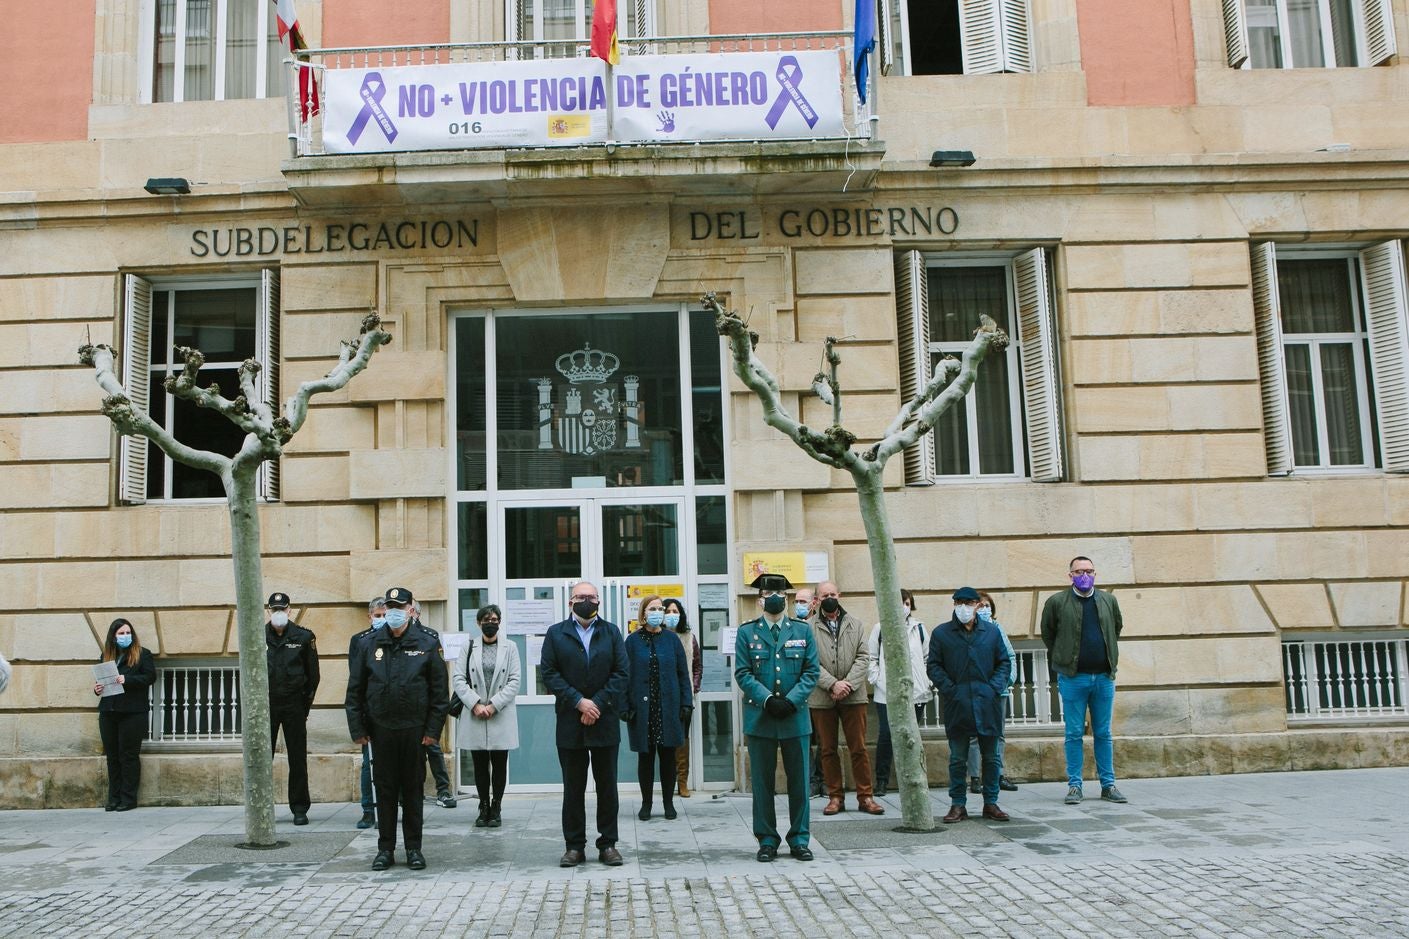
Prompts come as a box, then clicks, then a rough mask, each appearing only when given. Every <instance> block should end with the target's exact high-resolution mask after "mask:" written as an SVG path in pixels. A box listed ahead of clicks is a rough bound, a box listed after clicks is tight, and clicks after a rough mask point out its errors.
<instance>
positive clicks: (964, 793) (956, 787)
mask: <svg viewBox="0 0 1409 939" xmlns="http://www.w3.org/2000/svg"><path fill="white" fill-rule="evenodd" d="M975 739H976V740H978V749H979V752H980V753H981V754H983V804H984V805H997V804H998V775H999V773H1000V771H1001V770H1002V768H1003V767H1002V764H1001V763H999V762H998V738H997V737H977V738H975ZM968 768H969V738H968V736H967V735H966V736H963V737H950V738H949V804H950V805H966V804H968V801H969V786H968V782H967V778H966V777H965V775H964V771H965V770H967V769H968Z"/></svg>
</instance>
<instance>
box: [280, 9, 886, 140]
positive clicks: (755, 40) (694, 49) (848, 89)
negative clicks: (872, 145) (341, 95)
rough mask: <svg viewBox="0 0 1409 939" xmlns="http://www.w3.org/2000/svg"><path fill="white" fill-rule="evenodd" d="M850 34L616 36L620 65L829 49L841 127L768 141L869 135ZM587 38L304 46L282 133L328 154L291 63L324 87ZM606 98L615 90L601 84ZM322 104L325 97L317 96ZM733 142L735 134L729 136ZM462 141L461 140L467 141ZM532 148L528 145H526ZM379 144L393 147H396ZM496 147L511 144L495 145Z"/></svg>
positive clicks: (576, 45)
mask: <svg viewBox="0 0 1409 939" xmlns="http://www.w3.org/2000/svg"><path fill="white" fill-rule="evenodd" d="M851 47H852V34H851V33H849V32H844V31H822V32H805V33H762V34H732V35H708V36H652V37H636V38H629V39H624V40H622V41H621V44H620V48H621V53H622V66H619V67H624V66H625V65H626V64H627V63H628V61H629V57H632V56H647V55H651V56H672V55H687V54H698V53H710V54H714V53H724V54H729V53H749V52H752V53H798V52H832V53H835V54H836V56H837V57H838V64H839V73H840V82H841V87H840V89H839V90H840V100H841V102H842V115H841V119H842V125H843V126H844V128H845V133H841V134H837V133H825V134H818V135H815V136H809V135H803V134H800V135H798V136H795V137H789V138H777V137H770V138H768V139H793V140H847V139H861V140H864V139H869V138H870V136H871V115H872V113H874V105H875V82H874V80H872V81H871V82H870V86H871V87H870V88H869V89H868V103H867V104H862V103H861V102H860V99H859V97H858V95H857V93H856V87H855V79H854V75H853V73H852V57H851ZM588 49H589V46H588V43H587V42H584V41H578V40H543V41H539V42H533V41H516V42H468V43H449V44H441V45H415V46H410V45H408V46H367V47H357V48H342V49H304V50H301V51H299V52H298V53H297V57H296V61H295V60H286V61H287V63H288V65H289V68H290V76H289V81H288V82H287V84H286V88H287V89H288V99H289V125H290V137H291V138H292V140H293V141H294V153H295V155H296V156H300V157H302V156H320V155H324V154H326V153H329V152H333V151H331V150H329V149H327V148H325V146H324V129H323V119H322V115H321V114H317V115H305V114H303V112H302V109H301V108H300V106H299V91H298V87H299V83H298V81H297V78H296V71H295V70H296V69H298V68H308V69H310V70H311V72H312V75H313V77H314V81H315V82H316V84H317V86H318V88H319V89H320V91H321V90H323V89H324V87H325V85H324V83H325V81H326V79H327V76H328V75H329V74H331V73H334V72H336V71H337V70H340V69H376V70H381V69H390V68H400V67H408V66H440V65H480V64H492V63H498V62H516V63H517V62H532V61H545V60H567V59H583V58H587V57H588ZM608 84H609V96H614V92H615V89H614V88H611V83H610V82H609V83H608ZM323 99H324V102H325V109H326V100H327V99H326V95H324V96H323ZM386 102H387V105H388V111H391V110H393V109H395V108H396V107H397V104H398V102H397V101H396V100H395V99H394V98H393V97H392V96H391V95H388V96H387V98H386ZM722 139H724V138H714V139H710V138H701V137H693V138H690V139H688V140H679V141H675V140H671V141H665V142H663V141H652V143H653V144H660V143H665V145H671V144H699V143H712V142H720V140H722ZM728 139H730V140H735V141H737V140H738V139H739V138H738V137H730V138H728ZM606 142H607V143H611V144H613V145H623V146H626V145H630V143H633V142H634V143H639V142H640V141H626V140H620V141H618V140H608V141H606ZM466 143H469V141H468V140H467V141H466ZM530 148H532V147H530ZM385 149H391V150H396V149H400V148H397V147H394V146H393V147H388V148H385ZM405 149H407V150H410V149H440V148H427V147H406V148H405ZM443 149H448V150H457V149H496V148H495V147H492V146H491V147H473V146H464V147H457V146H453V145H451V146H447V147H445V148H443ZM497 149H519V148H516V147H499V148H497Z"/></svg>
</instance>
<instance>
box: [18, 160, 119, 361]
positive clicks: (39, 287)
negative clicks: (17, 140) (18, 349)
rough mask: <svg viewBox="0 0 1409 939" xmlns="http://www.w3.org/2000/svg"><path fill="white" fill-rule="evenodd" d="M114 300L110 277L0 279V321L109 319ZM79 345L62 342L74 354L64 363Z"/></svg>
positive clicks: (80, 342) (112, 281)
mask: <svg viewBox="0 0 1409 939" xmlns="http://www.w3.org/2000/svg"><path fill="white" fill-rule="evenodd" d="M13 149H14V148H11V150H13ZM12 155H13V154H12ZM0 188H9V187H0ZM116 300H117V285H116V283H115V281H114V278H113V277H112V276H111V275H104V274H96V275H83V276H74V277H15V278H4V279H0V322H15V323H20V322H33V321H36V320H73V321H79V322H81V321H85V320H86V321H90V322H96V321H98V320H110V319H112V316H113V312H114V307H115V305H116ZM79 328H80V329H81V327H79ZM82 344H83V343H82V341H79V342H78V343H73V344H72V348H71V349H68V347H69V346H70V343H68V342H65V343H63V347H64V348H65V349H68V351H70V352H73V353H74V354H73V357H72V358H70V359H64V360H63V364H65V365H72V364H74V363H76V362H77V361H78V355H77V351H78V347H79V346H80V345H82Z"/></svg>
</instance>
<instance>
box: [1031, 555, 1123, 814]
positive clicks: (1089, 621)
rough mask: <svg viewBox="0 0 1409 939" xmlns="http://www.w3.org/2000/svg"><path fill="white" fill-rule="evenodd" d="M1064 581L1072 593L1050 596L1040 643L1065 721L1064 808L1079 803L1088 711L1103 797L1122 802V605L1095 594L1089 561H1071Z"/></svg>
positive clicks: (1093, 568)
mask: <svg viewBox="0 0 1409 939" xmlns="http://www.w3.org/2000/svg"><path fill="white" fill-rule="evenodd" d="M1067 577H1068V579H1069V580H1070V581H1071V589H1070V590H1063V591H1062V592H1060V593H1057V594H1053V595H1052V596H1050V597H1048V598H1047V603H1046V604H1045V605H1044V606H1043V607H1042V643H1043V644H1044V645H1045V646H1046V647H1047V661H1048V663H1049V664H1050V665H1051V667H1052V669H1053V670H1054V671H1055V672H1056V673H1057V690H1058V691H1059V692H1060V693H1061V696H1062V717H1063V719H1064V720H1065V721H1066V762H1067V797H1066V804H1067V805H1076V804H1078V803H1079V802H1081V772H1082V768H1083V756H1082V752H1081V738H1082V736H1083V735H1084V733H1085V730H1086V715H1087V713H1088V712H1089V713H1090V715H1091V744H1092V749H1093V751H1094V752H1095V754H1096V774H1097V775H1098V776H1099V777H1100V779H1101V798H1102V799H1105V800H1106V801H1107V802H1125V801H1126V798H1125V796H1124V795H1122V794H1121V792H1120V790H1119V789H1117V788H1116V786H1115V744H1114V742H1113V741H1112V739H1111V714H1112V712H1113V711H1114V710H1115V669H1116V661H1117V659H1118V658H1119V652H1120V649H1119V645H1118V643H1119V640H1120V631H1121V628H1122V627H1123V626H1124V623H1123V622H1122V621H1121V618H1120V604H1118V603H1116V600H1115V597H1113V596H1112V595H1111V594H1109V593H1106V592H1105V591H1103V590H1097V589H1096V565H1095V564H1093V563H1091V559H1090V558H1088V557H1080V556H1078V557H1074V558H1072V559H1071V563H1070V564H1069V565H1067Z"/></svg>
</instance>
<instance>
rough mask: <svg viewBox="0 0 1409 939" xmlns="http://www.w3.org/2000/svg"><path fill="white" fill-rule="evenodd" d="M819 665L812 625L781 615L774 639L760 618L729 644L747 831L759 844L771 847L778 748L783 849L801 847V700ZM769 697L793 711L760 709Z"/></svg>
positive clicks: (805, 723) (807, 723) (804, 713)
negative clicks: (740, 705) (784, 796)
mask: <svg viewBox="0 0 1409 939" xmlns="http://www.w3.org/2000/svg"><path fill="white" fill-rule="evenodd" d="M820 674H821V666H820V665H819V664H818V661H817V643H816V641H815V640H814V639H813V637H812V627H811V626H809V625H807V623H805V622H803V621H802V620H796V619H791V618H789V617H786V616H785V617H783V619H782V620H780V621H779V623H778V629H777V635H776V637H775V636H774V630H773V626H772V624H770V623H769V622H768V621H767V620H765V619H763V618H762V617H760V618H759V619H756V620H750V621H749V622H747V623H745V624H744V625H742V626H740V627H739V634H738V638H737V639H736V640H735V643H734V680H735V681H736V682H737V683H738V685H739V691H740V692H741V693H742V694H743V698H744V739H745V741H746V742H747V744H748V748H749V779H750V783H751V786H752V788H753V833H754V835H755V836H756V837H757V838H758V840H759V843H760V844H771V845H773V846H774V847H777V846H778V844H779V841H780V839H779V837H778V819H777V815H776V813H775V811H774V808H773V796H774V786H773V781H774V778H775V773H776V772H777V768H778V750H779V749H781V750H782V751H783V770H784V771H785V772H786V773H787V776H788V815H789V823H790V827H789V828H788V839H787V840H788V845H789V846H790V847H795V848H805V847H807V845H808V842H809V841H810V840H811V834H810V832H809V830H808V822H809V810H808V803H807V745H808V742H809V740H810V739H811V735H812V720H811V718H810V717H809V715H808V710H807V696H808V694H809V693H811V691H812V688H813V686H815V685H816V684H817V677H818V675H820ZM774 693H777V694H781V695H783V696H784V697H786V698H787V699H788V700H789V701H791V702H792V703H793V705H794V706H795V707H796V708H797V710H796V711H794V712H793V713H792V714H789V715H788V716H786V717H773V716H772V715H770V714H768V713H767V712H765V711H764V709H763V705H764V702H766V701H767V700H768V698H769V697H770V696H771V695H773V694H774Z"/></svg>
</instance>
